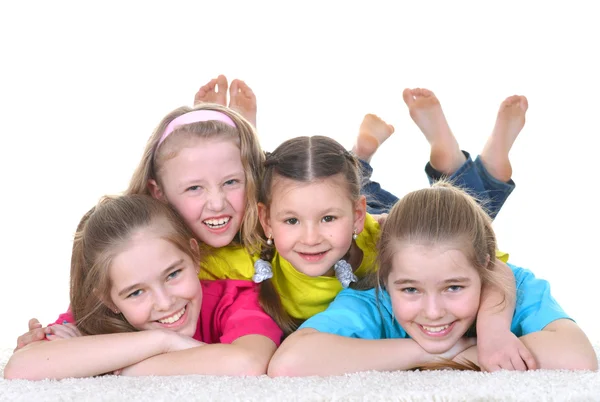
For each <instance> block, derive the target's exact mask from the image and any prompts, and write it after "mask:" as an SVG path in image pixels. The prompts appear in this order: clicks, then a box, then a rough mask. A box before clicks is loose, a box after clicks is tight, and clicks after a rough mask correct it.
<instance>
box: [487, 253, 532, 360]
mask: <svg viewBox="0 0 600 402" xmlns="http://www.w3.org/2000/svg"><path fill="white" fill-rule="evenodd" d="M495 264H496V266H495V268H496V270H497V272H498V274H499V275H498V276H499V279H500V282H501V284H502V285H503V287H504V288H505V289H498V288H497V287H495V286H489V285H486V286H483V289H482V292H481V304H480V308H479V313H478V315H477V355H478V357H479V358H478V361H479V363H478V365H479V366H480V367H481V369H482V370H485V371H496V370H500V369H506V370H527V369H536V368H537V365H536V361H535V359H534V358H533V356H532V355H531V353H530V351H529V350H528V349H527V347H526V346H525V345H523V343H522V342H521V341H520V340H519V338H517V337H516V336H515V335H514V334H513V333H512V332H511V330H510V327H511V322H512V318H513V314H514V311H515V302H516V292H517V290H516V284H515V277H514V275H513V272H512V270H511V269H510V267H509V266H508V265H506V264H505V263H504V262H502V261H500V260H498V259H496V263H495Z"/></svg>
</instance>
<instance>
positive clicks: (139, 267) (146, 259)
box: [109, 228, 189, 286]
mask: <svg viewBox="0 0 600 402" xmlns="http://www.w3.org/2000/svg"><path fill="white" fill-rule="evenodd" d="M162 232H163V233H164V231H162ZM182 258H189V257H188V256H187V254H185V253H184V252H183V251H181V250H180V249H179V248H178V247H177V246H176V245H174V244H173V243H172V242H171V241H169V240H166V239H165V238H163V237H162V235H161V231H160V230H150V229H148V228H147V229H146V230H140V231H138V232H136V233H134V234H133V235H132V236H131V239H130V240H129V241H128V242H127V243H126V244H125V246H124V247H123V248H122V249H121V250H120V251H119V252H118V253H117V254H116V255H115V257H114V258H113V260H112V262H111V264H110V267H109V275H110V278H111V281H112V282H113V284H114V285H115V286H118V285H127V284H128V283H129V284H131V283H137V282H145V281H150V280H152V279H153V278H155V277H156V276H158V275H160V274H161V273H162V272H163V271H164V270H165V269H166V268H167V267H169V266H170V265H171V264H173V263H174V262H175V261H178V260H181V259H182Z"/></svg>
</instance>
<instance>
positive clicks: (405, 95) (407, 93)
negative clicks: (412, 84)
mask: <svg viewBox="0 0 600 402" xmlns="http://www.w3.org/2000/svg"><path fill="white" fill-rule="evenodd" d="M402 99H404V103H406V104H407V105H408V106H409V107H410V106H411V105H412V104H413V103H414V102H415V98H414V97H413V92H412V90H411V89H410V88H406V89H405V90H404V91H402Z"/></svg>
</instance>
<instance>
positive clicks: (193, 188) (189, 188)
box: [185, 186, 202, 191]
mask: <svg viewBox="0 0 600 402" xmlns="http://www.w3.org/2000/svg"><path fill="white" fill-rule="evenodd" d="M200 189H202V187H200V186H190V187H188V188H186V189H185V191H198V190H200Z"/></svg>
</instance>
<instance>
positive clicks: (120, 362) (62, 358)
mask: <svg viewBox="0 0 600 402" xmlns="http://www.w3.org/2000/svg"><path fill="white" fill-rule="evenodd" d="M80 228H81V230H80V231H79V232H78V234H77V236H76V239H75V242H74V246H73V258H72V266H71V306H72V312H73V314H72V317H68V316H63V317H61V319H66V320H67V321H69V322H75V323H76V325H77V328H78V330H79V331H81V333H82V334H83V335H89V336H81V337H71V338H68V339H60V340H56V341H52V342H45V341H41V342H37V343H33V344H30V345H28V347H26V348H23V349H21V350H18V351H17V352H15V354H14V355H13V356H12V357H11V359H10V361H9V362H8V364H7V366H6V368H5V370H4V375H5V377H6V378H27V379H43V378H67V377H87V376H94V375H99V374H103V373H109V372H113V371H116V370H118V371H121V369H122V374H127V375H180V374H214V375H260V374H264V373H265V372H266V368H267V364H268V362H269V359H270V357H271V356H272V354H273V352H274V351H275V349H276V347H277V346H278V345H279V342H280V340H281V335H282V332H281V330H280V329H279V327H278V326H277V324H276V323H275V322H274V321H273V320H272V319H271V318H270V317H269V316H268V315H267V314H265V313H264V311H263V310H262V309H261V307H260V306H259V304H258V293H257V292H256V288H255V286H254V284H253V283H252V282H250V281H239V280H219V281H198V270H199V262H200V261H199V260H200V258H199V252H198V243H197V242H196V240H195V238H194V236H193V234H192V233H191V232H190V231H189V229H188V228H187V227H186V226H185V225H184V224H183V223H182V222H181V221H180V219H179V218H178V216H177V214H176V213H175V212H173V211H172V210H171V209H170V208H169V207H168V206H167V205H166V204H165V203H162V202H159V201H157V200H155V199H153V198H151V197H148V196H144V195H129V196H121V197H118V198H114V199H109V198H107V199H105V200H104V201H103V202H101V203H100V204H99V205H98V206H96V207H95V208H94V209H93V210H92V211H91V212H90V213H89V214H88V215H87V217H86V218H84V222H82V224H81V225H80ZM61 322H62V321H61ZM182 350H185V352H180V351H182Z"/></svg>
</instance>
